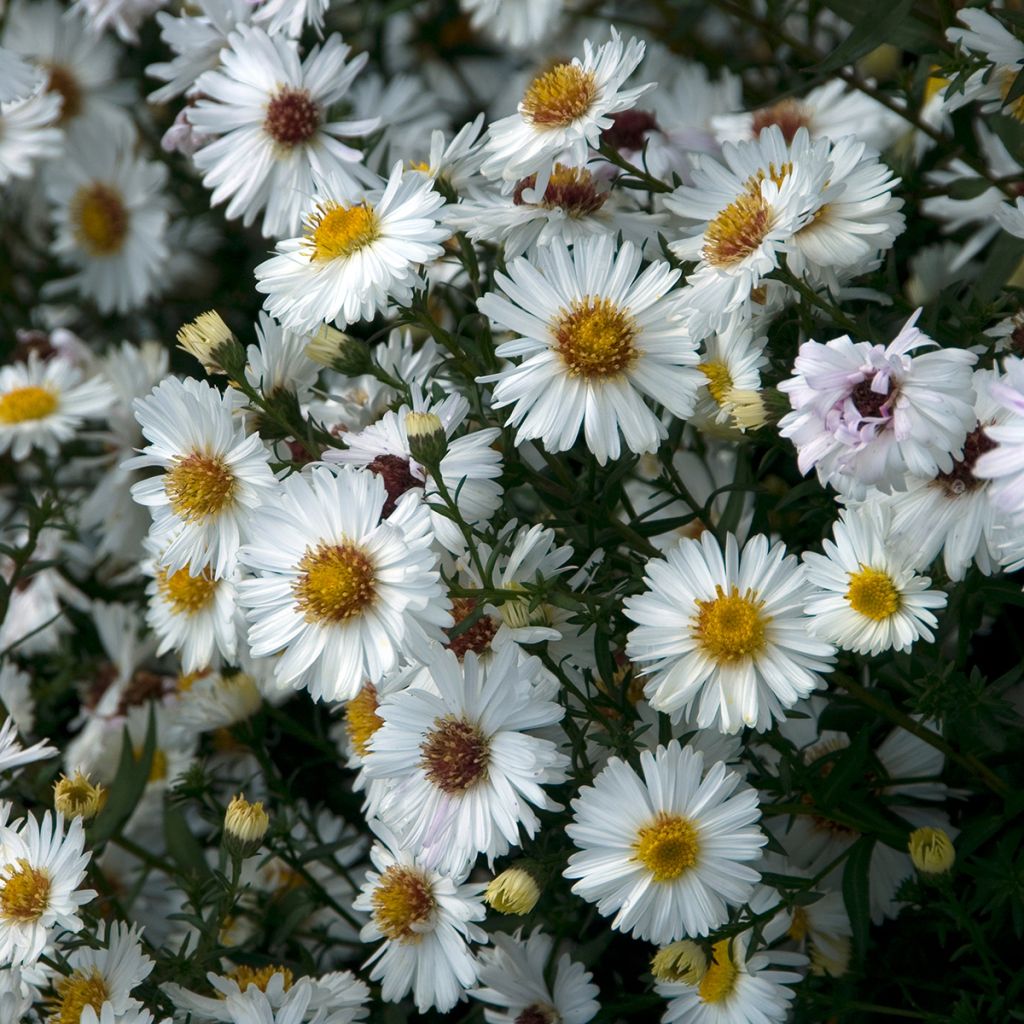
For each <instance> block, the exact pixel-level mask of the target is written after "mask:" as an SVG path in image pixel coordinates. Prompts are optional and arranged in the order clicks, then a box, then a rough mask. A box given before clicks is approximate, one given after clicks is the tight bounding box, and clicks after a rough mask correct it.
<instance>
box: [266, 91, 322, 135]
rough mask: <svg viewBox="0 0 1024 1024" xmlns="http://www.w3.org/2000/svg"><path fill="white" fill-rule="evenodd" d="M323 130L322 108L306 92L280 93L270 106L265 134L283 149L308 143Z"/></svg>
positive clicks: (271, 101)
mask: <svg viewBox="0 0 1024 1024" xmlns="http://www.w3.org/2000/svg"><path fill="white" fill-rule="evenodd" d="M319 127H320V108H319V107H318V106H317V105H316V104H315V103H314V102H313V100H312V99H311V98H310V95H309V93H308V92H307V91H306V90H305V89H290V88H288V87H287V86H285V87H283V88H281V89H279V90H278V91H277V92H276V93H275V94H274V96H273V98H272V99H271V100H270V103H269V104H268V106H267V116H266V118H265V119H264V121H263V130H264V131H265V132H266V133H267V134H268V135H269V136H270V137H271V138H272V139H273V140H274V141H275V142H276V143H277V144H278V145H281V146H297V145H299V144H300V143H303V142H308V141H309V140H310V139H311V138H312V137H313V136H314V135H316V133H317V129H318V128H319Z"/></svg>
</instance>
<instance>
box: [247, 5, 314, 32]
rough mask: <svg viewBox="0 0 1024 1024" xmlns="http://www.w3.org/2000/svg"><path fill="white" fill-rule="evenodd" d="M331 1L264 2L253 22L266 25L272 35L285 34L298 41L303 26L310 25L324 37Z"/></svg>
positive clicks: (254, 14) (257, 9)
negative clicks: (326, 17)
mask: <svg viewBox="0 0 1024 1024" xmlns="http://www.w3.org/2000/svg"><path fill="white" fill-rule="evenodd" d="M329 4H330V0H262V3H260V4H259V6H258V7H257V8H256V10H255V11H254V12H253V16H252V20H253V21H254V22H255V23H256V24H258V25H264V26H265V27H266V30H267V32H268V33H269V34H270V35H272V36H273V35H276V34H277V33H278V32H283V33H285V34H286V35H289V36H291V37H292V38H293V39H298V37H299V36H300V35H302V27H303V25H309V26H310V27H311V28H312V29H313V30H314V31H315V32H316V34H317V35H318V36H322V35H323V27H324V14H325V13H326V11H327V8H328V6H329Z"/></svg>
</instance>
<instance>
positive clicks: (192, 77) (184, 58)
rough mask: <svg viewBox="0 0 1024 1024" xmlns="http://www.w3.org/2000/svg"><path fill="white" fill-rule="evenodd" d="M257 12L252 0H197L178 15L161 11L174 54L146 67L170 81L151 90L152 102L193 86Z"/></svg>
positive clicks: (163, 28) (164, 37)
mask: <svg viewBox="0 0 1024 1024" xmlns="http://www.w3.org/2000/svg"><path fill="white" fill-rule="evenodd" d="M253 12H254V7H253V5H252V4H251V3H250V2H249V0H195V2H194V3H191V4H189V6H188V7H187V8H183V9H182V10H181V12H180V13H179V14H178V16H177V17H175V16H173V15H171V14H168V13H166V12H164V11H161V12H160V13H159V14H157V16H156V22H157V24H158V25H159V26H160V39H161V41H162V42H163V43H164V45H165V46H167V47H169V48H170V49H171V51H172V52H173V53H174V56H173V57H172V58H171V60H169V61H160V62H158V63H156V64H150V65H149V67H147V68H146V74H147V75H149V76H150V77H152V78H156V79H159V80H160V81H161V82H166V83H167V84H166V85H162V86H160V88H159V89H155V90H154V91H153V92H151V93H150V94H149V96H148V97H147V98H148V99H149V102H150V103H166V102H167V101H168V100H172V99H174V97H175V96H180V95H181V94H182V93H184V92H187V91H189V90H191V89H192V88H193V87H194V86H195V83H196V79H197V78H199V76H200V75H201V74H202V73H203V72H204V71H210V70H212V69H213V68H215V67H216V66H217V64H218V62H219V57H220V51H221V50H223V49H224V47H225V46H226V45H227V41H228V36H229V35H231V33H232V31H234V30H235V29H237V28H239V27H240V26H242V25H245V24H248V22H249V21H250V20H251V18H252V15H253Z"/></svg>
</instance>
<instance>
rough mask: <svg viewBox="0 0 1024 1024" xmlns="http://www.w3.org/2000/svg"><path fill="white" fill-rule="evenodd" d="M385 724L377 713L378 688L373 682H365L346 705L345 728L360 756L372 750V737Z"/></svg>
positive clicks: (364, 755)
mask: <svg viewBox="0 0 1024 1024" xmlns="http://www.w3.org/2000/svg"><path fill="white" fill-rule="evenodd" d="M383 724H384V720H383V719H382V718H381V717H380V715H378V714H377V688H376V687H375V686H374V685H373V683H363V688H362V689H361V690H360V691H359V692H358V693H357V694H356V695H355V696H354V697H353V698H352V699H351V700H350V701H349V702H348V703H347V704H346V705H345V728H346V729H348V737H349V739H350V740H351V741H352V746H353V747H354V748H355V751H356V753H357V754H358V755H359V756H360V757H366V755H367V754H368V753H369V752H370V739H371V738H372V737H373V734H374V733H375V732H376V731H377V730H378V729H379V728H380V727H381V726H382V725H383Z"/></svg>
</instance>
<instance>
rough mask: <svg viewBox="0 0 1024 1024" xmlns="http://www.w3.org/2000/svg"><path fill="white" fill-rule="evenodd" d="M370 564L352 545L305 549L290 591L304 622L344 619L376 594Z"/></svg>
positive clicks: (374, 578) (355, 613)
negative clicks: (304, 617)
mask: <svg viewBox="0 0 1024 1024" xmlns="http://www.w3.org/2000/svg"><path fill="white" fill-rule="evenodd" d="M375 584H376V576H375V574H374V568H373V563H372V562H371V561H370V559H369V558H367V557H366V555H365V554H364V553H363V552H362V551H361V550H360V549H359V548H357V547H356V546H355V545H354V544H321V545H320V546H319V547H318V548H316V550H314V549H313V548H306V553H305V554H304V555H303V556H302V559H301V560H300V561H299V578H298V579H297V580H296V581H295V584H294V586H293V588H292V589H293V592H294V594H295V600H296V601H297V602H298V605H299V608H300V609H301V611H302V612H303V614H304V615H305V616H306V621H307V622H334V623H339V622H345V621H346V620H347V619H351V618H352V617H353V616H355V615H358V614H359V613H360V612H361V611H362V610H363V609H364V608H365V607H366V606H367V605H368V604H370V602H371V601H373V599H374V596H375V594H376V587H375Z"/></svg>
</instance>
